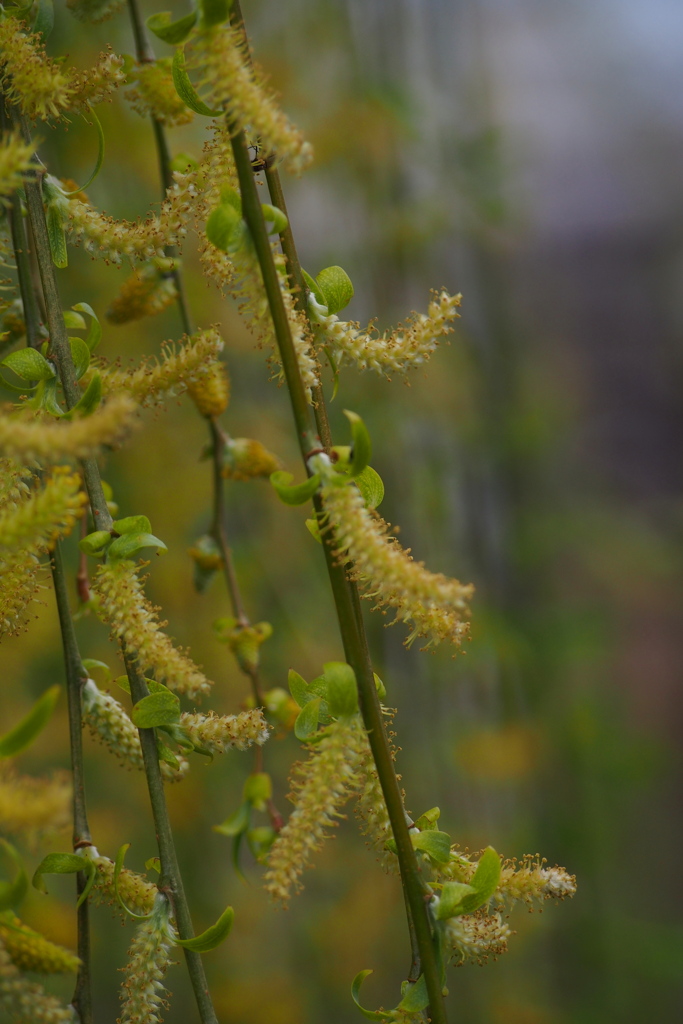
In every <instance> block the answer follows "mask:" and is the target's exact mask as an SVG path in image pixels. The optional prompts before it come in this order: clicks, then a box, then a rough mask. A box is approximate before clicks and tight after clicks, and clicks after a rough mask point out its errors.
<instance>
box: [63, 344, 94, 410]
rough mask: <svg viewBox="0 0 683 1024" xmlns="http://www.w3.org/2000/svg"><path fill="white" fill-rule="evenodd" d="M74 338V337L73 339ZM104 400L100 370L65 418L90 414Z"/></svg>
mask: <svg viewBox="0 0 683 1024" xmlns="http://www.w3.org/2000/svg"><path fill="white" fill-rule="evenodd" d="M72 340H73V339H72ZM101 401H102V377H101V375H100V374H99V372H98V371H95V373H94V374H93V377H92V380H91V381H90V383H89V384H88V386H87V388H86V389H85V391H84V392H83V394H82V395H81V397H80V398H79V399H78V401H77V402H76V404H75V405H72V406H71V408H70V409H69V411H68V413H66V414H65V419H73V417H74V416H81V417H85V416H90V415H91V414H92V413H93V412H94V411H95V409H96V408H97V407H98V405H99V404H100V402H101Z"/></svg>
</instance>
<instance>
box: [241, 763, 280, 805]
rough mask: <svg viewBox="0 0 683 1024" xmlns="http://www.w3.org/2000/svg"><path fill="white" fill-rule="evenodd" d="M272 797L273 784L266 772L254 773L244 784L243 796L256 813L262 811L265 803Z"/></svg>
mask: <svg viewBox="0 0 683 1024" xmlns="http://www.w3.org/2000/svg"><path fill="white" fill-rule="evenodd" d="M272 795H273V783H272V780H271V778H270V775H269V774H268V772H254V773H253V774H252V775H250V776H249V777H248V778H247V781H246V782H245V783H244V791H243V796H244V799H245V800H246V801H247V803H250V804H251V805H252V807H255V808H256V810H257V811H264V810H265V808H266V801H267V800H270V798H271V796H272Z"/></svg>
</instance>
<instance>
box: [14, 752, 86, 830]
mask: <svg viewBox="0 0 683 1024" xmlns="http://www.w3.org/2000/svg"><path fill="white" fill-rule="evenodd" d="M70 815H71V780H70V778H69V776H68V775H67V773H66V772H61V773H57V774H55V775H53V776H52V777H51V778H47V779H34V778H31V777H30V776H28V775H17V773H16V772H15V771H14V769H12V768H10V767H8V765H7V763H6V762H3V763H2V764H0V829H2V831H3V832H7V833H9V834H10V835H21V836H22V838H26V837H28V839H29V840H31V839H33V838H35V837H37V836H39V835H44V834H45V833H48V832H55V831H57V830H58V829H62V828H66V826H67V825H68V824H69V821H70V820H71V819H70Z"/></svg>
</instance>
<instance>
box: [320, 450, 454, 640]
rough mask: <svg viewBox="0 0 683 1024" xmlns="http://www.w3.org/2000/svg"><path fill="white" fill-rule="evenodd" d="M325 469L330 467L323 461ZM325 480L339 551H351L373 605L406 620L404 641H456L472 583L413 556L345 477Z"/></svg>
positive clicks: (327, 505)
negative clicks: (431, 569) (407, 628)
mask: <svg viewBox="0 0 683 1024" xmlns="http://www.w3.org/2000/svg"><path fill="white" fill-rule="evenodd" d="M321 468H322V471H323V472H328V470H327V468H326V466H325V464H323V463H321ZM328 481H329V482H328V483H326V484H325V485H324V486H323V489H322V493H323V500H324V503H325V509H326V512H327V514H328V517H329V522H330V523H331V525H332V526H333V527H334V531H335V544H336V547H337V550H338V552H339V554H340V556H342V557H344V558H346V557H350V558H351V560H352V561H353V563H354V572H355V573H356V575H357V577H358V579H359V580H360V582H361V584H362V585H363V587H364V588H365V589H366V590H367V591H369V593H367V594H366V596H367V597H369V598H371V599H372V600H373V601H374V602H375V605H376V607H378V608H383V607H389V608H393V609H394V610H395V612H396V618H395V620H394V621H400V622H407V623H409V624H410V625H411V626H412V632H411V633H410V635H409V636H408V638H407V639H406V641H405V642H406V645H407V646H410V644H411V643H412V642H413V641H414V640H415V638H416V637H418V636H420V637H427V638H428V640H427V644H426V646H427V647H429V646H431V645H433V644H437V643H439V642H440V641H441V640H450V642H451V643H453V644H455V645H456V646H460V644H461V643H462V640H463V639H464V638H465V637H467V635H468V633H469V622H468V621H467V618H466V617H467V615H468V614H469V608H468V602H469V600H470V598H471V596H472V593H473V590H474V588H473V587H472V585H471V584H469V585H463V584H462V583H460V582H459V581H458V580H455V579H449V578H448V577H447V576H443V575H442V574H441V573H432V572H429V571H428V570H427V569H425V567H424V564H423V563H422V562H415V561H414V560H413V559H412V558H411V555H410V551H409V550H405V549H404V548H402V547H401V545H400V544H399V543H398V541H396V540H395V539H394V538H393V537H391V536H390V535H389V527H388V525H387V523H385V522H384V520H383V519H382V518H381V517H380V516H378V515H377V514H376V513H374V512H371V511H370V510H368V508H367V507H366V505H365V502H364V500H363V497H362V495H361V493H360V491H359V490H358V488H357V487H356V486H355V484H353V483H351V482H350V481H349V482H341V483H338V482H337V480H335V479H330V478H329V473H328Z"/></svg>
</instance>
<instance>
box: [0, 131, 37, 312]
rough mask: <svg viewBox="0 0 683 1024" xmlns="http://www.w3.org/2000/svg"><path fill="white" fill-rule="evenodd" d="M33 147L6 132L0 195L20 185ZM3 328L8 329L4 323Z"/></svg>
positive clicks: (0, 156)
mask: <svg viewBox="0 0 683 1024" xmlns="http://www.w3.org/2000/svg"><path fill="white" fill-rule="evenodd" d="M33 152H34V147H33V145H32V144H31V143H28V144H26V143H24V142H22V140H21V138H20V137H19V135H17V134H15V133H14V132H8V133H7V135H5V136H4V137H3V139H2V140H1V141H0V196H8V195H11V193H12V192H14V190H15V189H17V188H20V187H21V185H22V179H21V176H22V174H23V173H24V172H25V171H27V170H28V169H29V167H30V166H31V159H32V157H33ZM6 319H7V318H6V316H5V323H3V327H4V328H5V330H9V328H8V327H7V323H6Z"/></svg>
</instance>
